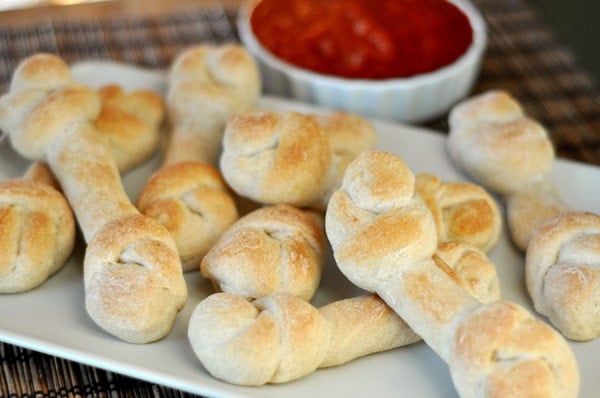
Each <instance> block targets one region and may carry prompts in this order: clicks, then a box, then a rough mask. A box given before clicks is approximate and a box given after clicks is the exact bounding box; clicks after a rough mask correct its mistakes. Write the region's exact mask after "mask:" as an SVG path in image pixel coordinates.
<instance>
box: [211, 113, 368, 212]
mask: <svg viewBox="0 0 600 398" xmlns="http://www.w3.org/2000/svg"><path fill="white" fill-rule="evenodd" d="M376 138H377V137H376V133H375V129H374V127H373V125H372V124H371V123H370V122H369V121H368V120H367V119H364V118H362V117H360V116H357V115H354V114H351V113H346V112H331V113H329V114H319V115H317V114H302V113H298V112H288V111H280V112H276V111H265V110H250V111H247V112H244V113H240V114H237V115H234V116H233V117H232V118H230V120H229V122H228V123H227V127H226V130H225V135H224V137H223V153H222V154H221V159H220V165H221V170H222V172H223V176H224V177H225V180H226V181H227V182H228V184H229V185H230V186H231V188H232V189H233V190H234V191H235V192H236V193H237V194H238V195H239V196H241V197H245V198H248V199H250V200H252V201H254V202H257V203H261V204H266V205H273V204H277V203H287V204H290V205H292V206H295V207H310V208H313V209H316V210H320V211H324V210H325V208H326V207H327V202H328V201H329V197H330V196H331V193H332V192H333V191H334V190H335V189H336V188H337V187H339V185H340V184H341V180H342V177H343V174H344V170H345V169H346V166H347V165H348V163H349V162H350V161H351V160H352V159H354V157H355V156H356V155H357V154H359V153H360V152H362V151H363V150H366V149H371V148H372V147H373V145H374V144H375V141H376ZM307 142H310V145H307V144H306V143H307Z"/></svg>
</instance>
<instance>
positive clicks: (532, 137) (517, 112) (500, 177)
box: [447, 91, 554, 195]
mask: <svg viewBox="0 0 600 398" xmlns="http://www.w3.org/2000/svg"><path fill="white" fill-rule="evenodd" d="M449 123H450V131H449V134H448V141H447V143H448V152H449V154H450V156H451V158H452V160H453V161H454V163H455V164H456V166H457V167H459V168H461V169H462V170H463V171H464V172H466V173H467V174H468V175H470V176H471V177H472V178H473V179H474V180H475V181H477V182H478V183H480V184H482V185H483V186H485V187H486V188H488V189H490V190H492V191H494V192H497V193H500V194H503V195H504V194H507V193H510V192H514V191H517V190H518V189H520V188H522V187H524V186H526V185H528V184H530V183H533V182H536V181H539V180H540V179H542V178H544V177H545V176H546V175H547V174H548V173H549V172H550V169H551V168H552V164H553V162H554V147H553V145H552V142H551V141H550V139H549V138H548V134H547V132H546V130H545V129H544V127H543V126H541V125H540V124H539V123H538V122H536V121H535V120H533V119H530V118H528V117H526V115H524V114H523V112H522V110H521V108H520V106H519V105H518V103H517V101H516V100H515V99H514V98H512V97H511V96H510V95H508V93H506V92H503V91H489V92H486V93H483V94H480V95H479V96H476V97H472V98H469V99H467V100H465V101H463V102H462V103H460V104H458V105H456V106H455V107H454V108H453V109H452V111H451V114H450V116H449Z"/></svg>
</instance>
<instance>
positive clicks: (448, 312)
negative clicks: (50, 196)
mask: <svg viewBox="0 0 600 398" xmlns="http://www.w3.org/2000/svg"><path fill="white" fill-rule="evenodd" d="M383 176H386V177H387V178H385V179H384V178H382V177H383ZM384 180H385V181H386V182H387V184H385V185H383V184H378V182H379V183H381V182H382V181H384ZM382 186H385V188H382ZM376 198H379V199H380V200H379V201H377V200H376ZM388 198H389V199H388ZM341 199H343V200H341ZM381 199H383V200H381ZM423 208H426V206H425V204H424V203H423V202H422V201H421V200H420V198H419V196H418V195H416V193H415V186H414V176H412V172H411V171H410V169H409V168H408V167H407V166H406V165H405V164H404V162H402V161H401V160H400V159H398V158H396V157H395V156H394V155H392V154H388V153H385V152H381V151H366V152H363V153H362V154H361V155H359V156H358V157H357V158H356V159H355V160H354V161H353V162H352V163H351V164H350V165H349V166H348V169H347V171H346V176H345V178H344V182H343V184H342V187H341V188H340V190H338V191H336V192H335V193H334V194H333V196H332V198H331V200H330V203H329V206H328V209H327V213H326V223H325V225H326V231H327V236H328V238H330V242H331V244H332V248H333V251H334V253H333V254H334V257H335V259H336V261H337V263H338V267H339V268H340V270H341V271H342V273H344V274H345V275H346V276H347V277H348V278H349V279H350V280H351V281H353V282H354V283H355V284H356V285H357V286H358V287H360V288H363V289H365V290H368V291H371V292H374V293H377V294H378V295H379V296H380V297H381V298H382V299H383V300H384V301H385V302H386V303H387V304H388V305H389V306H390V307H391V308H392V309H393V310H394V311H395V312H396V313H398V315H400V316H401V317H402V318H403V319H404V320H405V321H406V323H407V324H408V325H410V326H411V328H412V329H413V330H414V331H415V332H416V333H417V334H419V335H420V336H421V337H422V338H423V340H424V341H425V342H426V343H427V344H428V345H429V346H430V347H431V348H432V349H433V350H434V351H435V352H436V353H437V354H438V355H439V356H440V357H441V358H442V359H444V360H445V361H446V362H447V363H448V364H449V368H450V372H451V374H452V378H453V381H454V385H455V387H456V388H457V390H458V392H459V393H460V395H461V396H464V397H486V396H490V397H491V396H494V397H496V396H531V394H534V393H535V392H536V391H537V389H538V387H537V386H535V385H534V386H533V387H532V385H531V384H530V383H529V380H528V378H529V377H530V376H531V375H536V374H537V373H536V372H539V371H540V367H539V366H537V365H536V366H520V363H518V362H516V361H515V362H513V361H512V360H510V359H512V357H510V359H509V360H508V361H502V362H498V361H495V359H494V354H496V353H502V350H505V349H506V350H507V351H508V354H507V355H508V356H511V354H513V353H514V348H515V347H518V348H519V349H520V350H522V351H523V352H522V353H521V352H519V355H520V356H523V357H524V358H526V359H525V360H526V361H527V360H528V359H530V360H531V361H534V362H536V363H542V364H550V367H551V368H552V369H551V370H548V366H546V367H545V368H544V369H542V370H541V375H540V376H539V378H538V380H540V381H549V382H550V383H551V384H552V385H553V386H558V385H560V388H559V389H557V391H558V392H559V396H564V397H574V396H576V395H577V392H578V389H579V374H578V369H577V363H576V361H575V359H574V356H573V354H572V352H571V351H570V348H569V346H568V344H567V343H566V341H565V340H564V339H563V338H562V337H561V336H560V335H559V334H558V333H556V332H555V331H554V330H553V329H552V328H550V327H549V326H548V325H547V324H545V323H543V322H541V321H537V320H536V319H535V318H534V317H533V316H532V315H531V314H529V313H528V312H527V311H525V310H524V309H523V308H521V307H519V306H517V305H516V304H512V303H505V302H498V301H494V302H491V303H486V304H484V303H481V302H479V301H477V300H476V299H475V298H474V297H473V296H471V294H470V293H469V291H468V290H467V289H465V288H464V287H463V285H465V283H463V282H462V281H461V280H460V278H458V276H457V275H456V271H455V270H454V269H452V268H451V267H449V266H446V264H444V263H443V262H442V260H441V256H439V255H437V254H434V251H435V249H436V247H437V234H436V231H435V224H434V222H433V219H432V216H431V214H430V213H428V212H427V211H423V210H422V209H423ZM386 220H390V221H391V222H385V221H386ZM373 236H376V238H373ZM375 240H379V242H375ZM381 241H383V243H382V242H381ZM434 257H435V260H434ZM450 257H453V256H450ZM472 260H473V259H472V258H470V256H468V257H466V258H465V259H464V263H463V265H465V266H467V267H468V266H470V265H472V264H471V261H472ZM466 274H468V271H467V272H466ZM457 282H458V283H457ZM480 314H484V315H483V316H481V317H480V316H479V315H480ZM515 314H516V315H518V316H515ZM529 325H534V326H535V333H531V334H527V333H521V331H523V330H527V328H528V327H529ZM515 330H516V331H517V332H516V333H514V332H513V331H515ZM535 334H539V335H540V336H542V337H541V340H540V341H538V342H534V341H533V339H532V336H534V335H535ZM482 352H483V353H482ZM502 354H504V353H502ZM490 363H491V365H490ZM494 364H497V365H498V366H497V367H495V366H494ZM484 365H485V366H484ZM512 365H517V366H512ZM506 369H510V371H509V372H505V370H506ZM506 377H511V379H506ZM512 378H514V379H515V380H516V381H517V384H515V383H512V380H513V379H512ZM525 381H527V383H525ZM511 384H513V385H514V386H515V389H514V390H512V391H516V392H517V394H516V395H506V393H507V391H506V390H503V388H504V387H505V386H509V385H511Z"/></svg>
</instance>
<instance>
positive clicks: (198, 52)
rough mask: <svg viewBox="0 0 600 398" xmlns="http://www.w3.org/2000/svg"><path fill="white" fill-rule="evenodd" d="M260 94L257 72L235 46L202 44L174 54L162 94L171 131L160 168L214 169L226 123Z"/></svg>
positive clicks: (255, 67)
mask: <svg viewBox="0 0 600 398" xmlns="http://www.w3.org/2000/svg"><path fill="white" fill-rule="evenodd" d="M260 90H261V82H260V75H259V72H258V67H257V65H256V63H255V62H254V59H253V58H252V56H251V55H250V54H249V53H248V52H247V51H246V49H244V47H242V46H240V45H237V44H224V45H218V46H217V45H210V44H202V45H198V46H193V47H190V48H187V49H185V50H184V51H182V52H181V53H180V54H178V56H177V57H176V58H175V60H174V61H173V63H172V65H171V68H170V71H169V87H168V92H167V94H166V102H167V108H168V117H169V122H170V124H171V127H172V130H171V136H170V142H169V146H168V147H167V151H166V154H165V160H164V161H165V164H171V163H176V162H180V161H191V160H193V161H202V162H206V163H209V164H213V165H215V164H216V163H217V158H218V155H219V151H220V146H221V139H222V136H223V129H224V127H225V124H226V123H227V119H228V118H229V116H230V115H232V114H234V113H237V112H241V111H244V110H246V109H249V108H251V107H253V106H254V105H255V103H256V102H257V101H258V98H259V96H260Z"/></svg>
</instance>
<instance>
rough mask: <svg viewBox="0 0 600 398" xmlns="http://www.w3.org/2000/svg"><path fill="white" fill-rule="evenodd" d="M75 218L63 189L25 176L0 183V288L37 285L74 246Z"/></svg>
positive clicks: (59, 265)
mask: <svg viewBox="0 0 600 398" xmlns="http://www.w3.org/2000/svg"><path fill="white" fill-rule="evenodd" d="M74 243H75V219H74V216H73V213H72V212H71V207H70V206H69V204H68V202H67V201H66V199H65V198H64V196H63V195H62V194H60V193H59V192H58V191H56V190H55V189H54V188H52V187H51V186H49V185H46V184H42V183H39V182H36V181H30V180H25V179H15V180H8V181H4V182H2V183H0V293H19V292H24V291H27V290H30V289H33V288H36V287H38V286H39V285H40V284H42V283H43V282H45V281H46V280H47V279H48V278H49V277H50V276H51V275H53V274H54V273H56V272H57V271H58V270H60V269H61V268H62V267H63V266H64V264H65V263H66V261H67V259H68V258H69V256H70V255H71V252H72V251H73V246H74Z"/></svg>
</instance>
